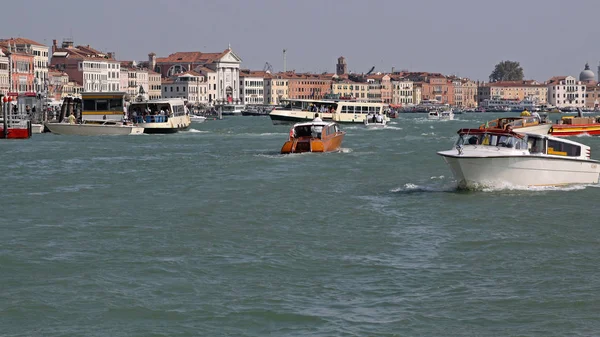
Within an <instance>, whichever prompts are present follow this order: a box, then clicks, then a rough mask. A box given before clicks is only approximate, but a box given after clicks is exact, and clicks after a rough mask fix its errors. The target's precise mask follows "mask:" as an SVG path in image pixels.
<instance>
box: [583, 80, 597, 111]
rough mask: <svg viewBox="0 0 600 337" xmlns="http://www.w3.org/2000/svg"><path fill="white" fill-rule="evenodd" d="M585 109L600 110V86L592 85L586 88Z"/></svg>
mask: <svg viewBox="0 0 600 337" xmlns="http://www.w3.org/2000/svg"><path fill="white" fill-rule="evenodd" d="M585 108H586V109H588V110H598V109H600V86H599V85H598V83H595V84H593V83H590V84H587V85H586V86H585Z"/></svg>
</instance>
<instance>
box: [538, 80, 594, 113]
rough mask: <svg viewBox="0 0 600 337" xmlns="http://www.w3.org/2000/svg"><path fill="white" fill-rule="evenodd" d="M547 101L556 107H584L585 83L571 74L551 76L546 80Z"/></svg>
mask: <svg viewBox="0 0 600 337" xmlns="http://www.w3.org/2000/svg"><path fill="white" fill-rule="evenodd" d="M547 86H548V103H550V104H551V105H554V106H556V107H557V108H583V107H585V93H586V90H585V85H584V84H582V83H581V81H577V79H576V78H575V77H573V76H557V77H552V78H551V79H550V81H548V84H547Z"/></svg>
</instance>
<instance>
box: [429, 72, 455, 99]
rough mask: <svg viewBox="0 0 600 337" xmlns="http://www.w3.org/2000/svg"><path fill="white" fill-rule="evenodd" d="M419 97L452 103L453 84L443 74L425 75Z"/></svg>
mask: <svg viewBox="0 0 600 337" xmlns="http://www.w3.org/2000/svg"><path fill="white" fill-rule="evenodd" d="M421 99H422V100H429V101H436V102H438V103H440V104H449V105H454V85H453V84H452V81H451V80H449V79H448V78H446V76H444V75H433V76H427V77H426V78H425V80H424V81H423V82H422V85H421Z"/></svg>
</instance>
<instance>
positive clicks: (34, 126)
mask: <svg viewBox="0 0 600 337" xmlns="http://www.w3.org/2000/svg"><path fill="white" fill-rule="evenodd" d="M43 132H44V124H40V123H31V133H43Z"/></svg>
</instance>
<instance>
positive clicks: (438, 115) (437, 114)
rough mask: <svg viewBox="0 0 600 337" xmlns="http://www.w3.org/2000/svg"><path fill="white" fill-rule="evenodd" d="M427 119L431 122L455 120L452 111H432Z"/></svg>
mask: <svg viewBox="0 0 600 337" xmlns="http://www.w3.org/2000/svg"><path fill="white" fill-rule="evenodd" d="M427 119H431V120H447V121H449V120H453V119H454V113H453V112H452V109H449V110H444V111H437V110H435V111H430V112H429V113H428V114H427Z"/></svg>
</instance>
